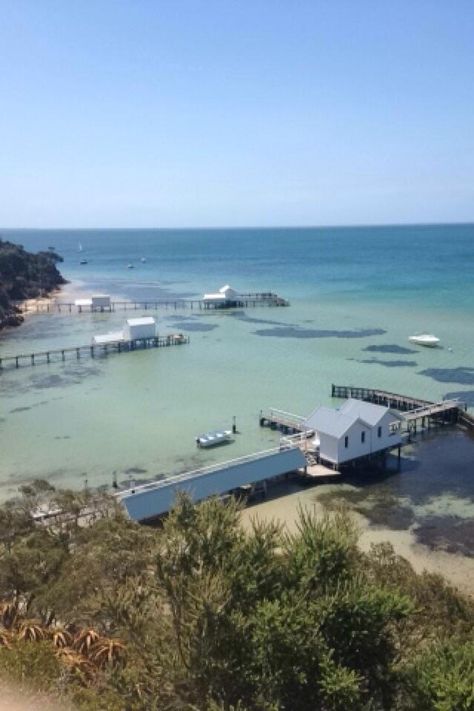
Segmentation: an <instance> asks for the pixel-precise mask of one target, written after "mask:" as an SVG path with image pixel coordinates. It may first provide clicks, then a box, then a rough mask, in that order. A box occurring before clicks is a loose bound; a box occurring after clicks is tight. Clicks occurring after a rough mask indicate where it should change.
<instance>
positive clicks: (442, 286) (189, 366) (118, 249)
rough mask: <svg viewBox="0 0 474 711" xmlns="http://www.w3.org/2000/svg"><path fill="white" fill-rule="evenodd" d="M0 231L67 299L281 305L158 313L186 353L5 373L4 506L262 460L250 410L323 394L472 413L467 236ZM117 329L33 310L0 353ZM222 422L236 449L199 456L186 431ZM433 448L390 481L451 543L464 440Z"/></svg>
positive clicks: (472, 504) (467, 229)
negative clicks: (42, 486)
mask: <svg viewBox="0 0 474 711" xmlns="http://www.w3.org/2000/svg"><path fill="white" fill-rule="evenodd" d="M0 232H1V235H2V237H3V238H4V239H11V240H12V241H14V242H19V243H21V244H23V245H24V246H25V247H26V248H27V249H30V250H33V251H36V250H40V249H47V248H48V247H54V248H55V249H56V251H57V252H59V253H60V254H61V255H62V256H63V257H64V262H63V264H62V265H61V270H62V271H63V273H64V275H65V276H66V278H67V279H69V280H70V284H69V285H68V286H67V287H66V288H65V290H64V292H63V293H62V294H61V295H60V297H59V298H60V299H62V300H64V301H68V300H72V299H74V298H75V297H77V296H79V295H90V294H91V293H94V292H105V293H110V294H112V295H113V296H114V297H117V298H127V299H137V300H146V299H149V300H159V299H160V298H163V299H164V298H176V297H191V296H193V297H196V296H201V295H202V294H203V293H204V292H209V291H215V290H217V289H218V288H219V287H221V286H223V285H224V284H230V285H231V286H233V287H234V288H235V289H236V290H237V291H276V292H277V293H278V294H280V295H281V296H283V297H285V298H286V299H288V300H289V301H290V304H291V305H290V307H289V308H268V307H266V308H257V309H247V310H237V311H233V312H215V313H207V312H205V313H204V312H196V311H194V312H191V311H189V310H186V311H183V310H179V311H176V312H175V311H174V310H173V309H160V310H159V311H158V312H156V318H157V321H158V325H159V330H160V332H161V333H166V332H176V331H177V330H179V331H182V332H183V333H187V334H188V335H190V336H191V343H190V345H189V346H183V347H180V348H173V349H163V350H161V349H160V350H156V351H155V350H150V351H144V352H140V353H138V352H136V353H134V354H130V355H126V356H111V357H110V358H108V359H95V360H94V361H92V360H83V361H80V362H75V361H72V362H71V361H70V362H66V363H65V364H51V365H50V366H38V367H37V368H25V369H23V370H21V369H20V370H19V371H13V372H12V371H9V372H6V371H5V372H4V373H3V374H1V375H0V442H1V459H0V494H1V496H2V497H5V496H9V495H11V494H12V493H14V492H15V490H16V488H17V486H18V485H19V484H20V483H22V482H24V481H27V480H30V479H31V478H33V477H37V476H40V477H43V478H47V479H49V480H50V481H51V482H52V483H56V484H58V485H65V484H66V485H71V486H76V487H77V486H82V485H83V484H84V483H85V482H86V481H87V482H88V484H89V485H105V486H110V484H111V482H112V479H113V477H117V478H118V480H119V481H122V482H126V481H130V480H131V479H132V478H133V480H145V479H149V478H153V477H155V476H157V475H165V476H167V475H169V474H171V473H174V472H178V471H184V470H187V469H190V468H195V467H199V466H202V465H205V464H207V463H209V462H212V461H216V460H221V459H228V458H229V457H234V456H239V455H241V454H247V453H249V452H252V451H255V450H257V449H264V448H267V447H272V446H274V445H275V444H276V441H277V435H276V434H275V433H274V432H272V431H269V430H261V429H260V428H259V427H258V413H259V411H260V409H261V408H266V407H270V406H273V407H280V408H282V409H286V410H289V411H291V412H295V413H299V414H307V413H309V412H310V411H311V410H312V409H313V408H314V407H316V406H317V405H318V404H331V403H332V401H331V392H330V388H331V383H342V384H344V383H345V384H354V385H361V386H367V387H379V388H384V389H387V390H391V391H393V392H401V393H406V394H413V395H417V396H419V397H425V398H427V399H432V400H436V399H441V398H443V397H460V398H462V399H463V400H464V401H465V402H466V403H467V404H468V405H469V406H470V407H471V408H474V314H473V307H474V225H472V224H471V225H421V226H403V227H354V228H345V227H344V228H342V227H341V228H314V229H309V228H308V229H306V228H305V229H294V228H291V229H289V228H288V229H287V228H281V229H256V228H255V229H245V230H242V229H212V230H203V229H201V230H151V229H150V230H105V229H104V230H15V231H14V230H6V229H5V230H0ZM79 248H81V251H79ZM83 258H85V259H87V264H86V265H80V263H79V262H80V261H81V259H83ZM142 258H145V259H146V261H145V262H142V261H141V259H142ZM128 264H133V265H134V269H128V268H127V265H128ZM136 315H139V314H136ZM124 317H125V315H124V314H123V313H120V312H117V313H115V314H82V315H80V316H77V315H76V316H69V315H67V314H63V315H44V316H36V315H31V316H29V317H28V318H27V319H26V321H25V323H24V324H23V325H22V326H21V327H20V328H17V329H11V330H9V331H4V332H2V333H1V334H0V353H1V354H15V353H18V352H28V351H33V350H42V349H47V348H55V347H56V348H58V347H61V346H67V345H82V344H87V343H89V342H90V340H91V338H92V336H93V335H94V334H97V333H104V332H107V331H113V330H116V329H117V328H120V327H121V326H122V324H123V320H124ZM417 332H429V333H434V334H435V335H437V336H438V337H439V338H440V339H441V347H440V348H437V349H423V348H419V347H416V346H415V347H414V346H413V345H412V344H410V343H409V341H408V337H409V336H410V335H413V334H414V333H417ZM332 404H336V403H335V402H333V403H332ZM233 416H235V417H236V418H237V424H238V427H239V430H240V432H241V434H240V435H239V436H238V438H237V439H236V441H235V443H233V444H232V445H229V446H228V447H224V448H222V449H220V450H219V451H217V450H216V451H214V452H211V451H207V452H206V451H202V450H200V451H196V447H195V442H194V437H195V435H196V434H197V433H199V432H202V431H205V430H207V429H212V428H214V427H216V426H220V425H228V424H229V423H230V422H231V418H232V417H233ZM430 441H431V440H430ZM436 443H437V444H436V447H441V450H442V451H441V450H440V452H439V456H437V457H435V458H433V456H432V452H433V451H434V449H433V447H434V446H435V445H432V444H430V445H428V444H426V443H423V442H420V443H419V444H418V445H415V450H414V451H412V450H409V451H408V450H407V452H406V455H405V458H404V463H403V466H402V472H401V473H400V474H397V475H393V476H392V477H391V478H390V479H389V481H388V484H387V482H385V483H384V486H385V487H387V486H388V487H389V489H390V490H391V491H392V492H393V493H394V495H396V496H397V497H399V500H400V501H402V500H403V501H404V502H406V501H407V500H408V501H410V502H411V505H412V507H413V511H415V512H416V515H417V516H418V518H419V517H420V516H422V515H423V516H425V518H426V516H427V515H428V513H427V512H428V511H431V512H433V511H436V512H437V514H436V515H439V520H438V523H437V524H436V525H438V526H439V527H441V529H443V530H447V529H446V517H450V518H449V520H450V522H451V524H452V523H453V519H452V516H453V515H454V516H459V517H460V520H461V521H463V522H464V523H465V521H466V518H468V519H469V517H472V515H473V514H474V485H473V477H474V442H473V441H472V439H470V438H469V437H468V436H466V435H463V434H459V433H453V434H452V436H449V437H444V438H441V439H436ZM417 447H418V449H417ZM454 453H455V454H456V456H454ZM413 462H417V466H414V465H413ZM450 462H452V467H451V469H452V471H450V470H449V468H450V464H449V463H450ZM430 472H433V476H431V475H430ZM423 502H424V503H423ZM446 502H448V503H449V507H448V509H449V512H448V513H447V511H448V509H447V508H446V506H448V503H446ZM423 506H425V507H428V508H425V509H424V508H423ZM430 507H431V508H430ZM423 511H424V513H423ZM433 515H434V514H433ZM440 521H444V522H445V523H444V524H442V523H440ZM451 524H450V526H451V527H450V529H449V530H450V531H451V529H452V525H451ZM443 525H444V528H443ZM456 530H461V529H456ZM466 531H467V533H466ZM425 533H426V531H425ZM426 535H428V534H426ZM460 535H461V534H460ZM469 536H471V538H469ZM454 538H456V536H455V535H454ZM461 538H462V545H463V546H464V548H463V551H464V552H466V550H467V551H472V553H474V532H473V531H471V532H470V533H469V531H468V530H467V528H466V526H464V527H463V528H462V535H461ZM471 539H472V540H471ZM466 540H467V543H466ZM473 576H474V568H473Z"/></svg>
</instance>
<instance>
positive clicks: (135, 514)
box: [116, 447, 306, 521]
mask: <svg viewBox="0 0 474 711" xmlns="http://www.w3.org/2000/svg"><path fill="white" fill-rule="evenodd" d="M305 465H306V460H305V457H304V454H303V453H302V452H301V451H300V449H298V448H297V447H291V448H289V449H279V448H278V449H270V450H266V451H263V452H256V453H255V454H249V455H247V456H245V457H239V458H238V459H231V460H230V461H227V462H221V463H220V464H215V465H213V466H210V467H204V468H203V469H197V470H195V471H191V472H186V473H185V474H178V475H177V476H173V477H169V478H167V479H162V480H160V481H152V482H150V483H148V484H142V485H141V486H136V487H133V488H130V489H126V490H125V491H121V492H118V493H117V494H116V496H117V499H118V500H119V501H120V502H121V503H122V505H123V506H124V507H125V509H126V511H127V513H128V515H129V516H130V518H131V519H133V520H134V521H147V520H152V519H154V518H156V517H158V516H161V515H162V514H165V513H167V512H168V511H169V510H170V509H171V508H172V507H173V504H174V503H175V501H176V497H177V495H178V494H179V493H185V494H188V495H189V496H190V497H191V499H192V501H194V502H198V501H202V500H203V499H207V498H209V497H210V496H221V495H222V494H226V493H228V492H229V491H232V490H233V489H237V488H238V487H240V486H245V485H246V484H255V483H256V482H262V481H265V480H267V479H273V478H274V477H277V476H280V475H282V474H287V473H289V472H292V471H295V470H297V469H300V468H304V467H305Z"/></svg>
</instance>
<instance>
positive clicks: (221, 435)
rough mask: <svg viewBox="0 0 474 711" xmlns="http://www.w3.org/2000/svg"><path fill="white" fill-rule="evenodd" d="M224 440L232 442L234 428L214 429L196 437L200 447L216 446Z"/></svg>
mask: <svg viewBox="0 0 474 711" xmlns="http://www.w3.org/2000/svg"><path fill="white" fill-rule="evenodd" d="M224 442H232V430H212V432H205V433H204V434H200V435H198V436H197V437H196V444H197V446H198V447H203V448H204V449H205V448H206V447H216V446H217V445H219V444H224Z"/></svg>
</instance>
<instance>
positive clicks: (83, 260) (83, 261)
mask: <svg viewBox="0 0 474 711" xmlns="http://www.w3.org/2000/svg"><path fill="white" fill-rule="evenodd" d="M79 264H87V259H81V261H80V262H79Z"/></svg>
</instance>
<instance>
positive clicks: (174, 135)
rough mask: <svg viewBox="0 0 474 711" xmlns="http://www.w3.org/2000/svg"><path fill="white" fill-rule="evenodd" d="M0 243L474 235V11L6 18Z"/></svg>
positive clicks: (52, 0) (363, 6)
mask: <svg viewBox="0 0 474 711" xmlns="http://www.w3.org/2000/svg"><path fill="white" fill-rule="evenodd" d="M0 101H1V109H0V226H3V227H5V228H6V227H34V228H41V227H46V228H47V227H193V226H196V227H204V226H210V227H212V226H235V227H239V226H267V227H271V226H276V225H306V226H308V225H350V224H384V223H392V224H393V223H414V222H469V221H474V2H473V1H472V0H415V1H413V0H356V1H354V0H286V1H283V0H235V1H234V0H0Z"/></svg>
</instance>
